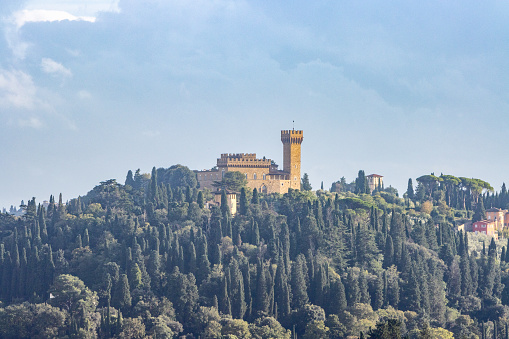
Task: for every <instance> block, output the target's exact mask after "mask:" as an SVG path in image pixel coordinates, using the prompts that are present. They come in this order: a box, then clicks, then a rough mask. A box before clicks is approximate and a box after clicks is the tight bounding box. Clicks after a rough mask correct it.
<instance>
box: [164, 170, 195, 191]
mask: <svg viewBox="0 0 509 339" xmlns="http://www.w3.org/2000/svg"><path fill="white" fill-rule="evenodd" d="M160 179H163V178H160ZM164 182H165V183H167V184H170V186H171V187H172V188H173V189H175V188H178V187H191V188H194V187H196V185H197V183H198V180H197V179H196V173H195V172H193V171H191V170H190V169H189V168H188V167H187V166H182V165H173V166H171V167H170V168H168V169H167V170H166V173H165V175H164Z"/></svg>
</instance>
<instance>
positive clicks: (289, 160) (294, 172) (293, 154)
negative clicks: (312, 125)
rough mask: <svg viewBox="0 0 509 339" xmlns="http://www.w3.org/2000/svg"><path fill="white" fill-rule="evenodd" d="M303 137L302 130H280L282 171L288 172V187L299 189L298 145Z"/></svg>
mask: <svg viewBox="0 0 509 339" xmlns="http://www.w3.org/2000/svg"><path fill="white" fill-rule="evenodd" d="M303 139H304V134H303V133H302V131H296V130H294V129H292V130H287V131H281V142H283V171H284V172H287V173H289V174H290V188H293V189H298V190H300V145H301V144H302V140H303Z"/></svg>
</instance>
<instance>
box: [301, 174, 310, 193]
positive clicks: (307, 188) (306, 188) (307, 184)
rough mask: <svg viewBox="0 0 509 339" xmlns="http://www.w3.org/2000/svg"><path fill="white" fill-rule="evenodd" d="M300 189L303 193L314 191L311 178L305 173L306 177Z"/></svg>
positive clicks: (303, 178) (302, 180)
mask: <svg viewBox="0 0 509 339" xmlns="http://www.w3.org/2000/svg"><path fill="white" fill-rule="evenodd" d="M300 188H301V190H303V191H311V190H312V187H311V183H310V182H309V176H308V174H307V173H304V176H303V177H302V179H301V181H300Z"/></svg>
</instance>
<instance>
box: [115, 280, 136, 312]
mask: <svg viewBox="0 0 509 339" xmlns="http://www.w3.org/2000/svg"><path fill="white" fill-rule="evenodd" d="M112 302H113V305H114V306H115V307H117V308H118V309H121V310H129V308H130V307H131V290H130V288H129V280H128V279H127V275H126V274H122V275H121V276H120V280H119V282H118V284H117V286H116V289H115V293H114V294H113V300H112Z"/></svg>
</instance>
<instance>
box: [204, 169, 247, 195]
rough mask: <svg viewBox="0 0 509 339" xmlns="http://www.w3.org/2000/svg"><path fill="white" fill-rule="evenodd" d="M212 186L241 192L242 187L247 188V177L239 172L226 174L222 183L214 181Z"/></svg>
mask: <svg viewBox="0 0 509 339" xmlns="http://www.w3.org/2000/svg"><path fill="white" fill-rule="evenodd" d="M212 186H214V187H218V188H221V189H227V190H230V191H235V192H239V191H240V190H241V188H242V187H245V186H247V179H246V175H245V174H242V173H241V172H239V171H230V172H225V173H224V175H223V178H222V179H221V181H214V183H213V184H212Z"/></svg>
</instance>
